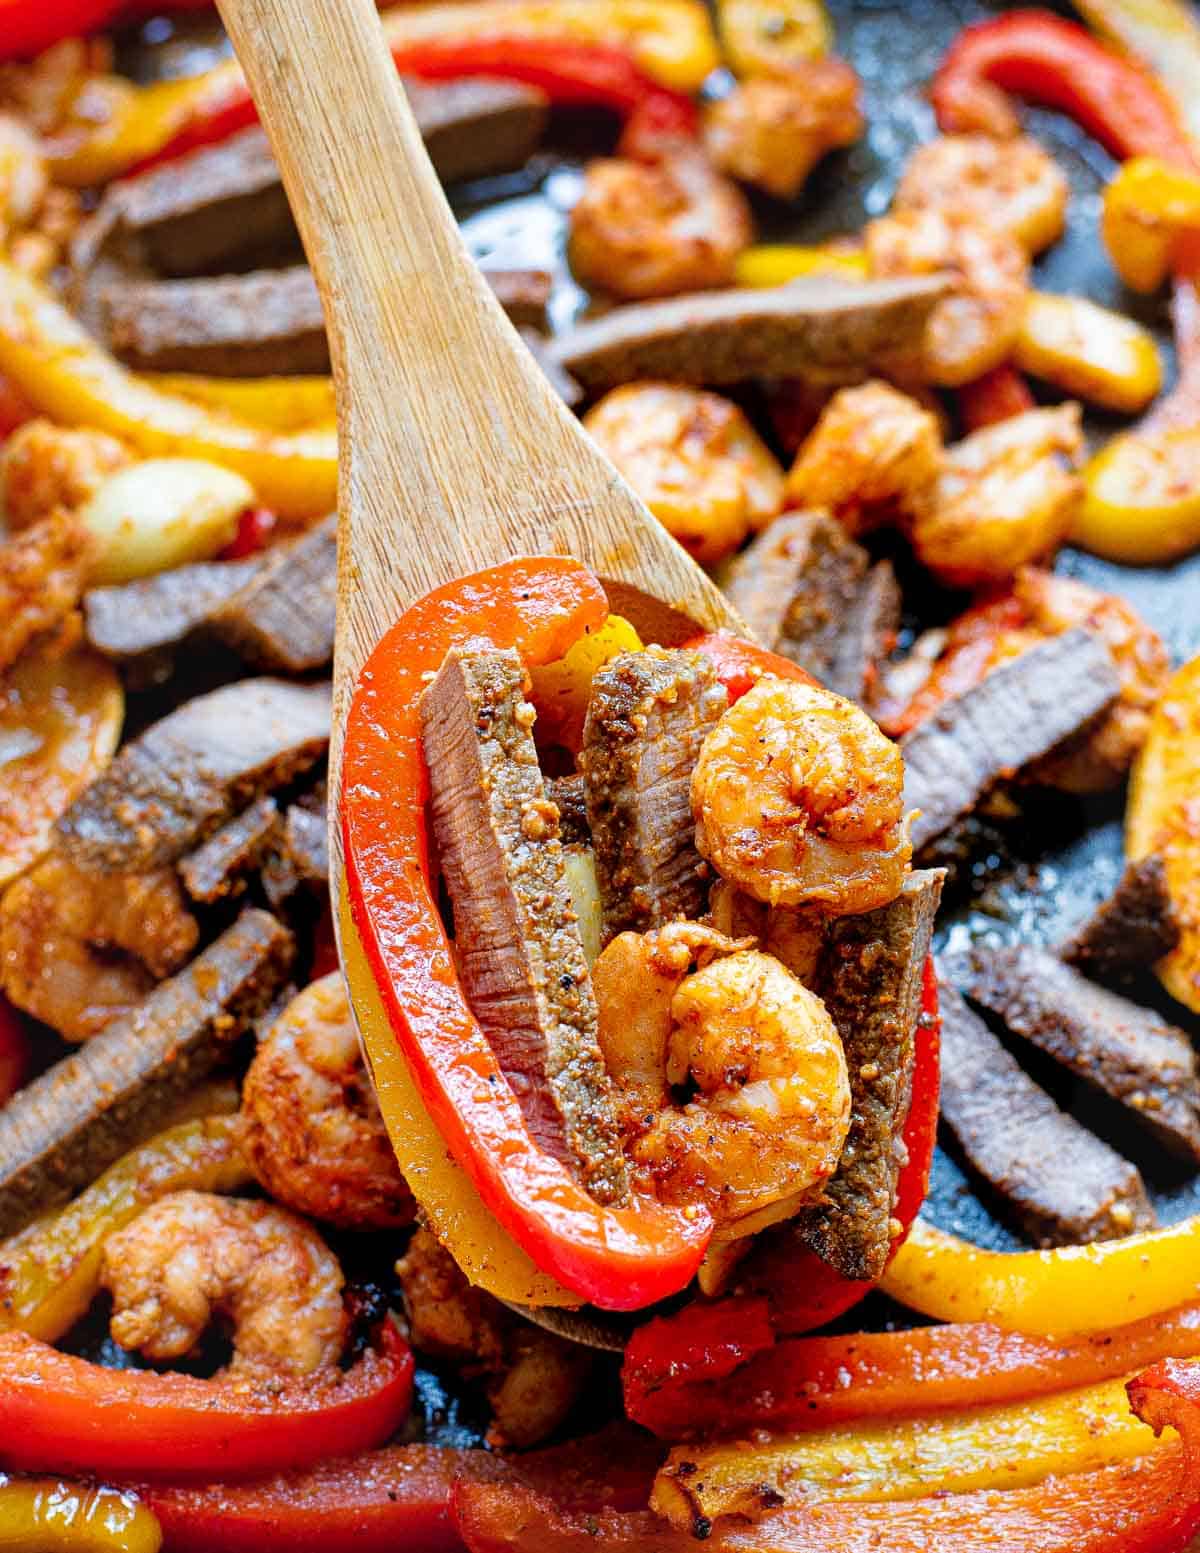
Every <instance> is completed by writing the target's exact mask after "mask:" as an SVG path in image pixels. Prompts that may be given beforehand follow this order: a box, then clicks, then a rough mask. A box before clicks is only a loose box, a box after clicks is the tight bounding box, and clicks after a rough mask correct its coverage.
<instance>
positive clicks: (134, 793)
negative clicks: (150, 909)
mask: <svg viewBox="0 0 1200 1553" xmlns="http://www.w3.org/2000/svg"><path fill="white" fill-rule="evenodd" d="M329 723H330V687H329V685H328V683H325V684H319V685H290V684H288V683H287V682H286V681H284V680H277V679H247V680H240V681H238V682H237V683H236V684H233V685H225V686H223V687H222V688H221V689H220V690H214V691H213V692H212V693H211V695H207V696H198V697H197V698H196V699H195V700H194V701H188V702H186V703H185V704H184V705H183V706H181V707H180V708H179V709H178V710H177V711H175V712H172V713H171V714H170V716H168V717H164V718H163V719H162V721H161V722H157V723H154V724H153V725H152V726H151V727H149V728H148V729H147V730H146V732H145V733H143V734H142V735H141V736H140V737H139V738H137V739H134V740H133V741H132V742H131V743H129V744H126V745H125V747H124V748H123V749H122V750H121V751H120V752H119V753H118V755H117V756H116V758H115V759H114V760H113V762H112V763H111V765H110V766H109V767H108V769H107V770H106V771H105V772H104V773H103V774H102V775H101V776H99V777H97V779H96V780H95V781H94V782H93V783H91V785H90V786H88V787H86V788H85V789H84V790H83V792H82V793H81V794H80V795H79V797H78V798H77V799H76V800H75V802H74V803H73V804H71V806H70V807H69V808H68V809H67V811H66V813H65V814H63V815H62V817H61V818H60V819H59V821H58V823H57V825H56V827H55V833H56V836H57V840H58V844H59V845H60V846H61V847H62V849H63V851H64V852H65V853H66V854H67V856H68V857H69V858H70V859H71V860H72V862H75V863H77V864H78V865H79V866H80V867H83V868H98V869H101V870H108V871H128V872H143V871H145V870H146V869H148V868H153V867H156V866H157V865H158V864H160V863H173V862H174V861H175V860H176V858H178V857H181V856H182V855H183V853H184V852H187V851H189V850H190V849H191V848H193V847H194V846H196V845H197V844H198V843H199V842H201V841H203V840H204V839H205V838H206V837H207V836H209V835H211V834H212V832H213V831H214V830H216V829H218V828H219V827H220V826H221V825H223V824H224V822H225V821H226V820H227V819H229V818H230V817H231V816H232V815H233V814H234V813H235V812H236V811H237V810H238V809H239V808H241V807H243V806H244V805H245V804H247V803H249V802H250V801H252V800H253V799H255V798H258V797H261V795H262V794H263V793H265V792H269V791H270V790H271V789H272V788H275V787H281V786H283V785H284V784H285V783H287V782H289V781H291V780H292V778H293V777H296V776H299V775H300V774H301V773H302V772H304V771H307V770H308V769H309V768H310V767H312V766H313V765H315V764H316V762H317V761H318V760H319V759H320V758H321V757H322V756H323V755H324V754H325V751H326V749H327V748H328V745H329Z"/></svg>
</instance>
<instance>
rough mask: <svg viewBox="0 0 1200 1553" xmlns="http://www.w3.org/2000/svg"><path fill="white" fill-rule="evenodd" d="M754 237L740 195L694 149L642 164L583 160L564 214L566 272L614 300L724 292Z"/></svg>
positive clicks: (747, 208)
mask: <svg viewBox="0 0 1200 1553" xmlns="http://www.w3.org/2000/svg"><path fill="white" fill-rule="evenodd" d="M753 238H754V227H753V223H752V220H751V217H750V209H749V206H748V205H747V204H746V201H745V198H744V196H743V195H742V193H741V191H740V190H739V189H738V188H737V187H736V186H735V185H734V184H732V183H730V182H729V180H728V179H726V178H723V177H722V176H721V175H720V174H719V173H718V172H716V171H715V170H714V169H713V167H712V166H711V165H710V163H709V162H708V160H707V158H706V157H704V156H703V155H702V154H701V153H699V152H697V151H680V152H677V153H675V154H673V155H671V156H669V157H666V158H664V159H663V160H661V161H658V162H653V163H647V162H634V161H628V160H625V159H624V158H619V157H609V158H602V159H600V160H597V161H594V162H589V163H588V166H587V172H586V174H585V182H584V189H583V194H582V196H581V197H580V199H579V202H578V204H577V205H576V206H575V208H574V210H572V212H571V237H570V258H571V268H572V269H573V270H574V271H575V274H576V275H577V276H578V278H579V280H580V281H581V282H582V283H583V284H584V285H585V286H594V287H596V288H597V289H599V290H601V291H609V292H612V294H613V295H614V296H619V297H629V298H638V297H663V296H671V295H673V294H674V293H675V292H679V291H701V290H705V289H707V288H708V287H710V286H727V285H729V284H730V282H731V281H732V280H733V265H734V260H735V259H736V258H737V256H738V254H739V253H741V251H742V249H743V248H747V247H748V246H749V245H750V243H751V242H752V241H753Z"/></svg>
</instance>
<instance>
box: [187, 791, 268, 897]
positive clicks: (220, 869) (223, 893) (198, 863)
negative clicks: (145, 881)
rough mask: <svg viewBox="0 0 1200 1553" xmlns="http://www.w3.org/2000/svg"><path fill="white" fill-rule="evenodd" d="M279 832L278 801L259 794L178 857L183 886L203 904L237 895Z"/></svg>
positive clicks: (244, 886)
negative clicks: (204, 839) (189, 850)
mask: <svg viewBox="0 0 1200 1553" xmlns="http://www.w3.org/2000/svg"><path fill="white" fill-rule="evenodd" d="M278 835H279V805H278V804H277V803H276V802H275V800H274V799H273V798H259V799H258V800H257V801H256V802H254V803H252V804H251V805H250V807H249V808H248V809H243V810H242V812H241V814H238V815H235V816H234V818H233V819H232V820H230V821H229V822H228V823H227V824H225V825H222V826H221V828H220V830H219V831H216V832H215V833H214V834H213V835H211V836H210V837H209V838H208V840H207V841H206V842H205V843H204V844H203V846H199V847H197V848H196V850H195V851H194V852H190V853H189V854H188V855H187V857H185V858H182V859H181V860H180V863H179V877H180V879H181V880H182V881H183V887H184V889H185V890H186V891H187V892H188V894H189V895H190V896H191V897H192V899H193V900H194V901H200V902H201V903H202V904H204V905H206V906H211V905H213V904H214V902H216V901H219V900H226V899H227V898H228V897H229V896H231V895H240V894H241V893H242V891H243V890H244V889H245V888H246V883H247V875H249V874H252V873H253V872H254V871H255V870H256V869H257V868H258V867H259V865H260V864H261V863H262V861H263V859H264V858H265V857H266V856H267V853H268V852H269V851H270V849H271V847H272V845H273V843H274V842H275V840H276V838H277V836H278Z"/></svg>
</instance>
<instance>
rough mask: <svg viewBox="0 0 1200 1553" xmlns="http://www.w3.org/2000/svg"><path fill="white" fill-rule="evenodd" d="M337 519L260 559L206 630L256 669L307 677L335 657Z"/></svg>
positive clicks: (218, 608) (222, 603)
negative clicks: (251, 572) (305, 675)
mask: <svg viewBox="0 0 1200 1553" xmlns="http://www.w3.org/2000/svg"><path fill="white" fill-rule="evenodd" d="M336 603H337V518H336V516H331V517H328V518H325V519H324V520H323V521H322V522H320V523H318V524H316V526H315V527H313V528H311V529H309V530H308V531H307V532H306V533H304V534H301V535H300V537H299V538H298V539H295V540H292V541H291V542H290V543H289V544H286V545H275V546H273V547H272V548H271V549H270V550H268V551H266V553H265V554H264V555H262V556H261V557H259V562H258V566H257V567H256V569H255V571H254V573H253V574H252V575H251V576H250V577H249V578H248V579H247V580H246V582H245V584H244V585H243V586H242V587H241V588H240V589H239V590H238V591H237V592H236V593H234V594H231V595H230V596H229V597H228V598H226V599H223V600H221V601H220V602H219V603H218V604H216V606H215V607H214V608H213V609H212V610H211V611H210V613H209V615H208V618H207V621H206V625H207V628H208V629H209V630H210V631H211V632H212V634H213V635H214V636H215V637H216V638H217V640H218V641H220V642H223V643H224V644H225V646H227V647H232V648H233V650H234V651H235V652H236V653H237V654H238V655H239V657H241V658H242V659H244V661H245V662H246V663H248V664H250V666H251V667H252V668H255V669H259V670H264V671H267V672H270V673H275V674H307V673H311V672H312V670H314V669H323V668H324V667H325V665H326V664H327V663H329V662H330V661H331V659H332V658H333V632H334V612H335V606H336Z"/></svg>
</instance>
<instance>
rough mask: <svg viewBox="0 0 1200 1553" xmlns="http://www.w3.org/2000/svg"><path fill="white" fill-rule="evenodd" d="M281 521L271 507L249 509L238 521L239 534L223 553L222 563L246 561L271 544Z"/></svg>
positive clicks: (221, 555)
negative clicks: (248, 557)
mask: <svg viewBox="0 0 1200 1553" xmlns="http://www.w3.org/2000/svg"><path fill="white" fill-rule="evenodd" d="M278 526H279V519H278V518H277V517H276V515H275V514H274V513H273V512H272V511H271V509H270V508H269V507H247V508H246V510H245V512H243V513H242V515H241V517H240V518H239V519H238V526H237V533H236V534H235V535H234V536H233V538H232V539H231V540H230V541H229V543H228V544H227V545H226V546H225V548H224V550H222V551H221V554H220V557H219V559H220V560H222V561H244V560H245V559H246V557H247V556H251V555H258V554H259V552H260V551H263V550H265V549H266V548H267V546H268V545H269V544H270V543H271V536H272V535H273V534H274V532H275V530H276V528H277V527H278Z"/></svg>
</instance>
